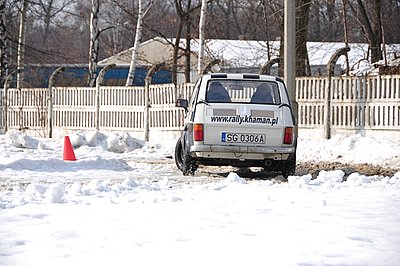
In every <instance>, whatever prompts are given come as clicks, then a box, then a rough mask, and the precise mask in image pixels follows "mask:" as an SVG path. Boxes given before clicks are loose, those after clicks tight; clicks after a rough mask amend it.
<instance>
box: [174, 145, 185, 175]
mask: <svg viewBox="0 0 400 266" xmlns="http://www.w3.org/2000/svg"><path fill="white" fill-rule="evenodd" d="M175 164H176V167H178V169H179V170H181V171H182V172H183V159H182V142H181V138H179V139H178V141H177V142H176V145H175Z"/></svg>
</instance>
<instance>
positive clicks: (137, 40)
mask: <svg viewBox="0 0 400 266" xmlns="http://www.w3.org/2000/svg"><path fill="white" fill-rule="evenodd" d="M138 4H139V12H138V18H137V24H136V34H135V43H134V45H133V50H132V59H131V65H130V67H129V73H128V78H127V80H126V86H132V85H133V81H134V78H135V67H136V60H137V55H138V52H139V46H140V42H141V39H142V21H143V20H142V19H143V0H138Z"/></svg>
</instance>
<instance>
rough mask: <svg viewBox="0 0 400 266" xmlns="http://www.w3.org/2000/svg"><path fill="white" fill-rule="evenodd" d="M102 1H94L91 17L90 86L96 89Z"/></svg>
mask: <svg viewBox="0 0 400 266" xmlns="http://www.w3.org/2000/svg"><path fill="white" fill-rule="evenodd" d="M99 10H100V1H99V0H92V12H91V15H90V48H89V77H88V86H89V87H94V86H95V84H96V78H97V62H98V58H99V35H100V31H99V27H98V15H99Z"/></svg>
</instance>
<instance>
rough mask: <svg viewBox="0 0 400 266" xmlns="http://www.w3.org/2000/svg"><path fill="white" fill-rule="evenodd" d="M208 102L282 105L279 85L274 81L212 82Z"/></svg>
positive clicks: (208, 92) (209, 84)
mask: <svg viewBox="0 0 400 266" xmlns="http://www.w3.org/2000/svg"><path fill="white" fill-rule="evenodd" d="M206 101H207V102H219V103H229V102H232V103H253V104H280V103H281V99H280V94H279V88H278V84H277V83H276V82H272V81H261V80H258V81H248V80H210V81H209V82H208V84H207V92H206Z"/></svg>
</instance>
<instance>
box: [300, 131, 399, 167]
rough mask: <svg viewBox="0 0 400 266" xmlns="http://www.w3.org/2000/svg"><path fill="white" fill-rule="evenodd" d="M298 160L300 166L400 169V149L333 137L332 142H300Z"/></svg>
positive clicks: (381, 142)
mask: <svg viewBox="0 0 400 266" xmlns="http://www.w3.org/2000/svg"><path fill="white" fill-rule="evenodd" d="M297 159H298V160H299V161H301V162H320V161H328V162H342V163H349V164H362V163H369V164H372V165H375V166H384V167H390V168H395V169H396V168H400V147H399V145H398V144H397V143H394V142H390V141H388V140H378V139H375V138H371V137H363V136H361V135H360V134H355V135H352V136H344V135H335V136H334V137H332V138H331V139H328V140H326V139H320V140H315V139H301V138H300V139H299V141H298V153H297Z"/></svg>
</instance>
